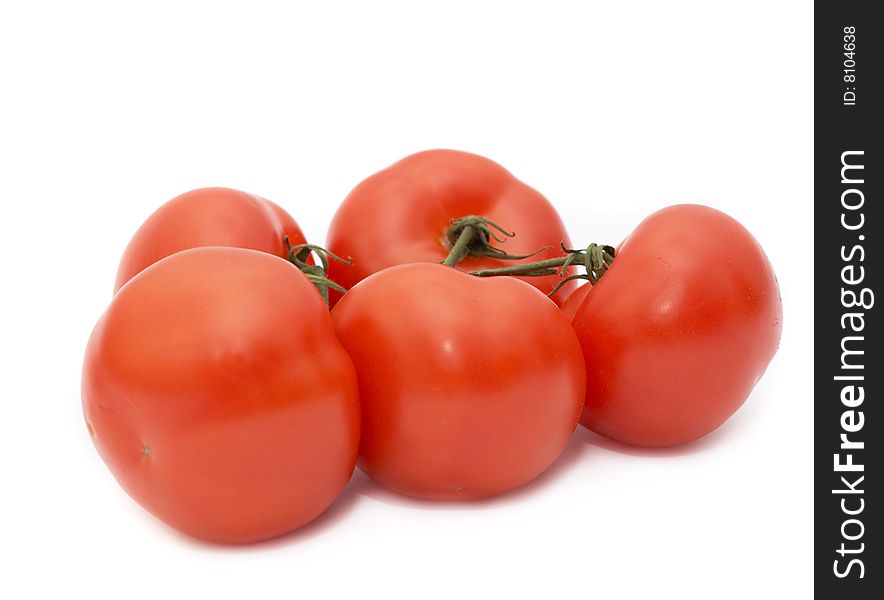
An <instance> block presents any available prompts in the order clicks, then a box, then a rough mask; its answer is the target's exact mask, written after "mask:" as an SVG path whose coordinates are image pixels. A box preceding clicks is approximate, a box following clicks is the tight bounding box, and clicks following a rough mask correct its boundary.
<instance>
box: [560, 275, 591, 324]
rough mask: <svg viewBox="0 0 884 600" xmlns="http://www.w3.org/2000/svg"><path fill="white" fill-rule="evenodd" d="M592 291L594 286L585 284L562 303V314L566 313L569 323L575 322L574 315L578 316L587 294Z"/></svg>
mask: <svg viewBox="0 0 884 600" xmlns="http://www.w3.org/2000/svg"><path fill="white" fill-rule="evenodd" d="M591 289H592V286H591V285H590V284H588V283H584V284H583V285H581V286H580V287H578V288H577V289H575V290H574V291H573V292H571V293H570V294H568V295H567V296H566V297H565V299H564V300H563V301H562V312H563V313H565V316H566V317H568V320H569V321H573V320H574V315H576V314H577V309H578V308H580V305H581V304H583V300H584V299H585V298H586V294H588V293H589V290H591Z"/></svg>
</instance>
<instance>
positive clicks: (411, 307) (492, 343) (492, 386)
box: [332, 263, 585, 499]
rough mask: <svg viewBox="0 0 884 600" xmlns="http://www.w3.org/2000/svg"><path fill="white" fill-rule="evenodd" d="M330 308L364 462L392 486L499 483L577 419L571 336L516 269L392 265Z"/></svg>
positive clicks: (433, 489) (447, 489) (472, 493)
mask: <svg viewBox="0 0 884 600" xmlns="http://www.w3.org/2000/svg"><path fill="white" fill-rule="evenodd" d="M332 320H333V321H334V324H335V330H336V331H337V333H338V337H339V338H340V340H341V343H342V344H343V345H344V347H345V348H346V350H347V352H348V353H349V354H350V356H351V357H352V359H353V362H354V364H355V365H356V371H357V376H358V377H357V378H358V380H359V394H360V400H361V402H362V443H361V446H360V462H359V464H360V467H361V469H362V470H363V471H365V472H366V473H367V474H368V475H369V476H371V477H372V479H374V480H375V481H376V482H378V483H379V484H381V485H383V486H385V487H387V488H389V489H392V490H394V491H397V492H400V493H402V494H407V495H410V496H416V497H420V498H431V499H472V498H484V497H488V496H493V495H495V494H500V493H502V492H505V491H507V490H511V489H513V488H515V487H518V486H520V485H522V484H524V483H526V482H528V481H530V480H531V479H533V478H534V477H536V476H537V475H538V474H540V473H541V472H542V471H543V470H544V469H546V468H547V467H548V466H549V465H550V464H551V463H552V462H553V461H554V460H555V459H556V457H558V456H559V454H560V453H561V452H562V450H563V449H564V448H565V446H566V445H567V443H568V440H569V438H570V436H571V434H572V433H573V431H574V428H575V427H576V425H577V420H578V418H579V416H580V412H581V410H582V407H583V397H584V385H585V373H584V368H583V357H582V354H581V351H580V345H579V343H578V341H577V337H576V335H575V334H574V331H573V329H572V328H571V326H570V324H569V323H568V320H567V319H566V318H565V316H564V315H563V314H562V312H561V311H560V310H559V309H558V308H557V307H556V305H555V304H554V303H553V302H551V301H550V300H549V299H548V298H546V297H545V296H544V295H543V294H542V293H541V292H539V291H538V290H537V289H535V288H533V287H531V286H529V285H527V284H526V283H524V282H522V281H519V280H517V279H515V278H511V277H501V278H497V279H488V280H483V279H478V278H475V277H472V276H470V275H467V274H465V273H462V272H460V271H457V270H455V269H451V268H449V267H446V266H442V265H434V264H427V263H421V264H409V265H400V266H397V267H391V268H389V269H385V270H382V271H379V272H378V273H375V274H374V275H372V276H370V277H368V278H366V279H365V280H364V281H362V282H361V283H359V284H357V285H356V286H355V287H353V288H352V289H351V290H350V291H349V292H347V294H345V295H344V297H343V298H342V299H341V301H340V302H339V303H338V304H337V305H336V306H335V308H334V309H333V310H332Z"/></svg>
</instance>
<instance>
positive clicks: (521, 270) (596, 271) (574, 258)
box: [470, 244, 615, 296]
mask: <svg viewBox="0 0 884 600" xmlns="http://www.w3.org/2000/svg"><path fill="white" fill-rule="evenodd" d="M562 250H563V251H564V252H565V256H562V257H560V258H550V259H548V260H540V261H537V262H533V263H523V264H520V265H512V266H509V267H500V268H497V269H482V270H479V271H471V272H470V274H471V275H475V276H476V277H496V276H500V275H517V276H521V277H542V276H544V275H555V274H556V273H558V274H559V277H562V278H563V279H562V281H560V282H559V284H558V285H556V287H555V288H553V290H552V291H551V292H550V293H549V295H550V296H552V295H553V294H555V293H556V292H557V291H559V288H561V287H562V286H563V285H564V284H565V283H567V282H569V281H571V280H572V279H586V280H588V281H589V282H590V283H591V284H592V285H595V284H596V283H598V281H599V279H601V277H602V275H604V274H605V273H607V271H608V269H610V268H611V265H612V264H613V263H614V254H615V250H614V247H613V246H600V245H599V244H590V245H589V246H588V247H587V248H586V250H572V249H570V248H566V247H565V245H564V244H562ZM574 266H576V267H581V266H582V267H583V268H584V269H586V273H585V274H577V275H571V276H569V277H565V271H566V270H567V269H568V267H574Z"/></svg>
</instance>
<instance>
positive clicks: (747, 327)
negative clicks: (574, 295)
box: [572, 205, 782, 447]
mask: <svg viewBox="0 0 884 600" xmlns="http://www.w3.org/2000/svg"><path fill="white" fill-rule="evenodd" d="M578 291H579V290H578ZM572 324H573V326H574V330H575V331H576V332H577V336H578V338H579V339H580V342H581V345H582V347H583V352H584V358H585V362H586V370H587V393H586V407H585V410H584V413H583V416H582V418H581V422H582V423H583V424H584V425H585V426H587V427H588V428H590V429H592V430H593V431H595V432H597V433H600V434H602V435H604V436H607V437H610V438H613V439H615V440H619V441H622V442H626V443H629V444H635V445H639V446H653V447H658V446H672V445H676V444H683V443H686V442H690V441H692V440H695V439H698V438H700V437H703V436H705V435H707V434H708V433H710V432H711V431H713V430H715V429H716V428H717V427H719V426H720V425H721V424H722V423H724V422H725V421H726V420H727V419H728V418H729V417H730V416H731V415H732V414H733V413H734V412H735V411H736V410H737V409H738V408H739V407H740V406H741V405H742V404H743V402H744V401H745V400H746V398H747V397H748V396H749V393H750V392H751V391H752V388H753V387H754V386H755V384H756V382H757V381H758V379H759V378H760V377H761V376H762V374H763V373H764V371H765V369H766V368H767V365H768V364H769V363H770V361H771V359H772V358H773V356H774V354H775V353H776V351H777V347H778V345H779V340H780V335H781V332H782V302H781V300H780V293H779V286H778V284H777V280H776V276H775V275H774V272H773V269H772V267H771V265H770V263H769V262H768V259H767V257H766V256H765V254H764V251H763V250H762V249H761V246H759V244H758V242H757V241H755V239H754V238H753V237H752V235H751V234H750V233H749V232H748V231H747V230H746V229H745V228H744V227H743V226H742V225H741V224H740V223H738V222H737V221H736V220H734V219H733V218H731V217H729V216H728V215H726V214H724V213H722V212H720V211H717V210H715V209H712V208H709V207H705V206H699V205H677V206H671V207H669V208H665V209H663V210H660V211H658V212H656V213H654V214H652V215H650V216H649V217H648V218H646V219H645V220H644V221H642V222H641V223H640V224H639V226H638V227H637V228H636V229H635V230H634V231H633V232H632V234H630V235H629V237H628V238H627V239H626V240H625V241H624V242H623V243H622V244H621V246H620V248H619V249H618V251H617V255H616V258H615V260H614V264H613V266H612V267H611V268H610V269H609V270H608V272H607V273H605V275H604V276H603V277H602V278H601V280H600V281H599V282H598V283H597V284H596V285H595V286H593V288H592V289H591V290H588V291H587V292H586V293H585V298H584V299H583V301H582V302H581V303H579V306H578V307H577V308H576V313H575V315H574V318H573V321H572Z"/></svg>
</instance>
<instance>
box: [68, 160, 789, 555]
mask: <svg viewBox="0 0 884 600" xmlns="http://www.w3.org/2000/svg"><path fill="white" fill-rule="evenodd" d="M516 232H517V233H518V235H515V234H516ZM569 245H570V243H569V242H568V238H567V234H566V232H565V228H564V226H563V224H562V222H561V220H560V218H559V216H558V214H557V213H556V211H555V209H554V208H553V207H552V205H551V204H550V203H549V202H548V201H547V200H546V199H545V198H544V197H543V196H542V195H540V194H539V193H538V192H537V191H536V190H534V189H532V188H530V187H528V186H527V185H525V184H524V183H522V182H520V181H519V180H517V179H516V178H515V177H513V176H512V175H511V174H510V173H509V172H507V171H506V170H504V169H503V168H502V167H501V166H500V165H498V164H496V163H494V162H492V161H490V160H488V159H485V158H482V157H479V156H476V155H473V154H468V153H464V152H455V151H443V150H436V151H429V152H422V153H419V154H416V155H413V156H410V157H407V158H406V159H404V160H402V161H400V162H399V163H396V164H395V165H393V166H391V167H390V168H388V169H386V170H384V171H381V172H379V173H377V174H375V175H373V176H371V177H369V178H368V179H366V180H365V181H363V182H362V183H360V184H359V185H358V186H357V187H356V188H355V189H354V190H353V192H352V193H351V194H350V195H349V196H348V197H347V199H346V200H345V201H344V202H343V204H342V205H341V207H340V208H339V210H338V212H337V214H336V216H335V217H334V220H333V222H332V224H331V229H330V231H329V233H328V249H327V250H326V249H323V248H320V247H318V246H313V245H310V244H307V242H306V241H305V238H304V236H303V234H302V232H301V230H300V229H299V228H298V225H297V223H296V222H295V220H294V219H293V218H292V217H291V216H290V215H289V214H288V213H287V212H285V211H284V210H283V209H281V208H280V207H279V206H277V205H276V204H273V203H272V202H270V201H268V200H266V199H264V198H261V197H258V196H254V195H251V194H246V193H244V192H239V191H236V190H230V189H224V188H206V189H200V190H195V191H192V192H188V193H186V194H183V195H181V196H179V197H177V198H175V199H173V200H171V201H169V202H167V203H166V204H164V205H163V206H161V207H160V208H159V209H158V210H157V211H156V212H155V213H154V214H153V215H151V216H150V217H149V218H148V219H147V221H146V222H145V223H144V225H142V227H141V228H140V229H139V230H138V232H137V233H136V234H135V236H134V237H133V238H132V241H131V242H130V243H129V245H128V247H127V248H126V251H125V253H124V254H123V257H122V260H121V262H120V267H119V271H118V274H117V281H116V290H115V295H114V297H113V299H112V301H111V303H110V306H109V307H108V308H107V310H106V311H105V313H104V314H103V315H102V317H101V318H100V320H99V321H98V324H97V325H96V326H95V329H94V331H93V333H92V336H91V337H90V339H89V343H88V345H87V349H86V357H85V362H84V370H83V389H82V392H83V411H84V416H85V419H86V426H87V429H88V431H89V434H90V435H91V436H92V439H93V441H94V443H95V446H96V448H97V449H98V452H99V454H100V455H101V457H102V458H103V459H104V461H105V462H106V463H107V465H108V467H109V468H110V470H111V471H112V473H113V474H114V476H115V477H116V478H117V480H118V481H119V482H120V484H121V485H122V487H123V488H124V489H125V490H126V491H127V492H128V493H129V494H130V495H131V496H132V497H133V498H134V499H135V500H136V501H138V502H139V503H140V504H141V505H142V506H144V507H145V508H146V509H147V510H149V511H151V512H152V513H154V514H155V515H156V516H158V517H159V518H160V519H162V520H163V521H165V522H166V523H168V524H169V525H171V526H173V527H175V528H177V529H178V530H180V531H183V532H185V533H187V534H189V535H192V536H195V537H198V538H201V539H206V540H211V541H215V542H221V543H245V542H251V541H256V540H261V539H266V538H270V537H273V536H277V535H281V534H283V533H286V532H288V531H292V530H294V529H296V528H298V527H300V526H302V525H304V524H305V523H307V522H309V521H311V520H312V519H313V518H315V517H316V516H317V515H319V514H320V513H321V512H322V511H323V510H325V509H326V508H327V507H328V506H329V505H330V504H331V503H332V502H333V501H334V499H335V498H336V497H337V496H338V495H339V494H340V492H341V491H342V489H343V488H344V486H345V485H346V483H347V481H348V480H349V478H350V476H351V474H352V472H353V470H354V468H355V467H356V465H357V462H358V465H359V468H360V469H362V470H363V471H364V472H365V473H366V474H368V475H369V476H370V477H371V478H372V479H373V480H374V481H375V482H377V483H378V484H379V485H382V486H384V487H387V488H389V489H391V490H394V491H396V492H399V493H402V494H407V495H410V496H415V497H420V498H429V499H475V498H485V497H489V496H494V495H497V494H501V493H504V492H507V491H509V490H512V489H514V488H516V487H518V486H521V485H523V484H525V483H526V482H528V481H530V480H531V479H533V478H535V477H536V476H537V475H539V474H540V473H541V472H543V471H544V470H545V469H546V468H547V467H549V465H550V464H552V463H553V462H554V461H555V460H556V458H557V457H558V456H559V455H560V454H561V452H562V451H563V449H564V448H565V446H566V445H567V443H568V441H569V439H570V437H571V434H572V433H573V431H574V429H575V427H576V426H577V425H578V423H582V424H583V425H584V426H586V427H588V428H590V429H592V430H593V431H595V432H597V433H599V434H601V435H604V436H608V437H610V438H613V439H616V440H620V441H622V442H626V443H629V444H636V445H641V446H668V445H674V444H681V443H686V442H690V441H692V440H695V439H697V438H699V437H702V436H704V435H706V434H708V433H709V432H711V431H712V430H714V429H715V428H717V427H718V426H719V425H721V424H722V423H723V422H724V421H725V420H726V419H727V418H728V417H729V416H730V415H731V414H733V412H734V411H736V410H737V409H738V408H739V406H740V405H741V404H742V403H743V401H744V400H745V399H746V397H747V396H748V395H749V393H750V392H751V390H752V388H753V386H754V385H755V383H756V382H757V381H758V379H759V378H760V377H761V375H762V374H763V372H764V370H765V368H766V367H767V365H768V363H769V362H770V360H771V359H772V358H773V355H774V353H775V352H776V349H777V344H778V342H779V338H780V331H781V321H782V308H781V303H780V298H779V291H778V287H777V282H776V278H775V276H774V274H773V270H772V269H771V266H770V264H769V262H768V261H767V258H766V257H765V255H764V253H763V251H762V250H761V248H760V246H759V245H758V243H757V242H756V241H755V240H754V238H753V237H752V236H751V235H750V234H749V232H748V231H746V229H744V228H743V227H742V226H741V225H740V224H739V223H737V222H736V221H735V220H733V219H731V218H730V217H728V216H726V215H725V214H723V213H721V212H718V211H716V210H714V209H711V208H707V207H703V206H696V205H680V206H673V207H669V208H666V209H663V210H661V211H659V212H657V213H655V214H653V215H651V216H650V217H648V218H647V219H645V220H644V221H643V222H642V223H641V224H640V225H639V226H638V228H636V230H635V231H634V232H633V233H632V234H631V235H630V236H629V237H628V238H627V239H626V241H624V242H623V243H622V244H621V245H620V246H619V247H618V248H614V247H610V246H597V245H595V244H592V245H590V246H589V247H588V248H587V249H586V250H583V251H577V250H571V249H569V248H568V246H569ZM504 248H505V249H504ZM581 270H583V271H584V272H583V273H581ZM498 275H500V277H492V276H498ZM487 277H492V278H487ZM576 279H588V280H589V283H587V284H585V285H583V286H581V287H577V286H576V282H575V280H576ZM559 306H561V308H560V307H559ZM329 307H331V310H329Z"/></svg>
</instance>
